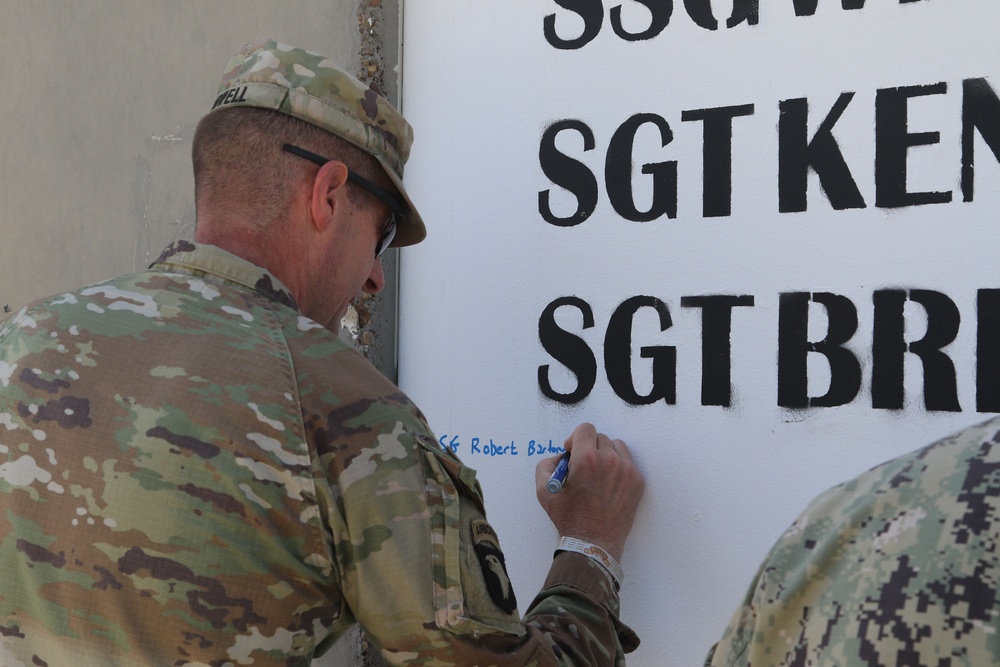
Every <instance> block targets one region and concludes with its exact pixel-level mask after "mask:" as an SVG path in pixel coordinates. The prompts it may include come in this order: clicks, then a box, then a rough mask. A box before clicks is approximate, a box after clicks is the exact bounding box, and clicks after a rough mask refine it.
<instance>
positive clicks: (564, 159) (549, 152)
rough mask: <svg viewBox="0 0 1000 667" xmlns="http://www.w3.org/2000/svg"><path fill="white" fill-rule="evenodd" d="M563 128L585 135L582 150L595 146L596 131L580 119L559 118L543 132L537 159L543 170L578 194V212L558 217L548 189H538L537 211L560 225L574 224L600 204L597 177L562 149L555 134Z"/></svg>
mask: <svg viewBox="0 0 1000 667" xmlns="http://www.w3.org/2000/svg"><path fill="white" fill-rule="evenodd" d="M564 130H574V131H576V132H579V133H580V135H582V136H583V150H584V151H592V150H594V146H595V142H594V133H593V132H592V131H591V129H590V128H589V127H587V125H586V124H585V123H584V122H583V121H579V120H573V119H570V120H560V121H557V122H555V123H552V124H551V125H549V126H548V127H547V128H545V132H543V133H542V140H541V143H540V144H539V147H538V163H539V164H540V165H541V167H542V172H543V173H544V174H545V175H546V176H548V178H549V180H550V181H552V182H553V183H555V184H556V185H558V186H561V187H563V188H565V189H567V190H569V191H570V192H571V193H572V194H573V195H574V196H575V197H576V212H575V213H574V214H573V215H571V216H569V217H566V218H560V217H557V216H556V215H555V214H554V213H552V209H551V208H550V206H549V191H548V190H542V191H541V192H539V193H538V212H539V213H540V214H541V216H542V219H543V220H545V222H548V223H549V224H552V225H556V226H557V227H572V226H573V225H579V224H580V223H581V222H583V221H584V220H586V219H587V218H589V217H590V215H591V213H593V212H594V209H595V208H597V196H598V192H597V177H596V176H594V172H592V171H590V169H588V168H587V165H585V164H583V163H582V162H579V161H578V160H574V159H573V158H571V157H569V156H568V155H565V154H563V153H560V152H559V149H558V148H556V136H557V135H558V134H559V133H560V132H562V131H564Z"/></svg>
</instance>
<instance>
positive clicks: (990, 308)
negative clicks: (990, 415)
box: [976, 289, 1000, 412]
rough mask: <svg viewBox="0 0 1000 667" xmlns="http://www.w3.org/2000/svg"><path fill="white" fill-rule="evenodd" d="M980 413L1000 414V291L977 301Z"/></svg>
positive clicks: (980, 296)
mask: <svg viewBox="0 0 1000 667" xmlns="http://www.w3.org/2000/svg"><path fill="white" fill-rule="evenodd" d="M976 316H977V318H978V328H977V330H976V410H977V411H979V412H1000V289H981V290H979V293H978V295H977V299H976Z"/></svg>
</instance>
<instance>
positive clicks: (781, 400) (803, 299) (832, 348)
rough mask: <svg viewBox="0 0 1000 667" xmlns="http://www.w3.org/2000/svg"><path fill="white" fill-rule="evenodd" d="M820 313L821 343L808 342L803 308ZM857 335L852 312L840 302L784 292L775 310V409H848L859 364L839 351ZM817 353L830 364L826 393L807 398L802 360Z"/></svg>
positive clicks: (850, 304) (831, 297)
mask: <svg viewBox="0 0 1000 667" xmlns="http://www.w3.org/2000/svg"><path fill="white" fill-rule="evenodd" d="M810 300H811V301H814V302H816V303H818V304H821V305H823V306H824V307H825V308H826V313H827V320H828V322H829V325H828V327H827V334H826V337H825V338H824V339H823V340H822V341H820V342H819V343H810V342H809V302H810ZM857 329H858V310H857V308H855V307H854V303H853V302H852V301H851V300H850V299H848V298H847V297H845V296H841V295H839V294H830V293H829V292H818V293H816V294H812V295H811V296H810V294H809V293H808V292H787V293H784V294H782V295H781V299H780V305H779V308H778V405H780V406H781V407H783V408H805V407H810V406H812V407H833V406H836V405H844V404H846V403H850V402H851V401H853V400H854V398H855V397H856V396H857V395H858V392H859V391H860V390H861V364H860V363H859V362H858V358H857V357H856V356H854V353H853V352H851V351H850V350H848V349H847V348H845V347H843V345H844V343H846V342H847V341H849V340H850V339H851V337H853V336H854V333H855V332H856V331H857ZM809 352H819V353H820V354H822V355H823V356H824V357H826V360H827V362H828V363H829V364H830V388H829V389H828V390H827V392H826V394H824V395H823V396H820V397H818V398H809V377H808V367H807V362H806V357H807V355H808V353H809Z"/></svg>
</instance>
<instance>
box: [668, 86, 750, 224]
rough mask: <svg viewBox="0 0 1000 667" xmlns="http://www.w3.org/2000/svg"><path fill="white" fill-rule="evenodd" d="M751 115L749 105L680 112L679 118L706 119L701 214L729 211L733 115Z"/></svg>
mask: <svg viewBox="0 0 1000 667" xmlns="http://www.w3.org/2000/svg"><path fill="white" fill-rule="evenodd" d="M752 115H753V105H752V104H743V105H740V106H735V107H718V108H715V109H693V110H691V111H682V112H681V120H682V121H691V120H702V121H705V125H704V126H703V129H702V151H701V154H702V166H701V173H702V186H701V192H702V194H701V213H702V215H703V216H704V217H706V218H716V217H725V216H728V215H729V214H730V213H732V200H733V118H736V117H737V116H752Z"/></svg>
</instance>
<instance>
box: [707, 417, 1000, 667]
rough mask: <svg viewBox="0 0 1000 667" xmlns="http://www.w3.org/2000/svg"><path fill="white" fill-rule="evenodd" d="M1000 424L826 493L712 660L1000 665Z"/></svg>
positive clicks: (785, 540)
mask: <svg viewBox="0 0 1000 667" xmlns="http://www.w3.org/2000/svg"><path fill="white" fill-rule="evenodd" d="M998 443H1000V420H996V419H995V420H993V421H990V422H987V423H985V424H982V425H979V426H975V427H972V428H969V429H966V430H965V431H962V432H961V433H958V434H957V435H954V436H952V437H949V438H945V439H943V440H941V441H939V442H936V443H934V444H932V445H930V446H928V447H926V448H924V449H920V450H918V451H916V452H913V453H911V454H908V455H906V456H903V457H901V458H898V459H896V460H894V461H890V462H888V463H885V464H883V465H881V466H879V467H877V468H874V469H873V470H870V471H868V472H867V473H865V474H863V475H861V476H860V477H858V478H857V479H855V480H853V481H851V482H848V483H846V484H842V485H840V486H837V487H835V488H833V489H831V490H830V491H827V492H826V493H825V494H823V495H821V496H819V497H818V498H817V499H816V500H815V501H814V502H813V503H812V504H811V505H810V507H809V508H808V509H806V511H805V512H804V513H803V514H802V515H801V516H800V517H799V518H798V520H797V521H796V522H795V523H794V524H792V526H791V528H789V530H788V531H787V532H786V533H785V534H784V535H783V536H782V538H781V539H780V540H779V541H778V543H777V544H776V545H775V546H774V548H773V549H772V551H771V553H770V554H769V555H768V557H767V558H766V560H765V561H764V564H763V565H762V566H761V568H760V571H759V573H758V575H757V578H756V579H755V581H754V583H753V585H752V586H751V587H750V590H749V592H748V593H747V597H746V600H745V601H744V604H743V606H742V607H741V608H740V609H738V610H737V612H736V614H735V615H734V616H733V618H732V620H731V621H730V623H729V627H728V628H727V629H726V631H725V634H724V635H723V638H722V641H721V642H720V643H719V644H718V645H716V646H715V648H714V649H713V651H712V653H710V654H709V656H708V659H707V661H706V663H705V664H706V665H710V666H714V667H719V666H722V665H725V666H726V667H730V666H740V667H743V666H746V667H750V666H751V665H752V667H768V666H772V665H787V666H791V665H802V666H805V665H816V666H826V665H830V666H833V665H836V666H839V667H850V666H852V665H864V666H865V667H896V666H897V665H901V666H918V665H919V666H926V667H960V666H962V667H973V666H978V667H981V666H983V665H998V664H1000V633H998V630H1000V616H998V613H1000V602H998V597H997V592H998V579H1000V553H998V547H1000V445H998Z"/></svg>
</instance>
